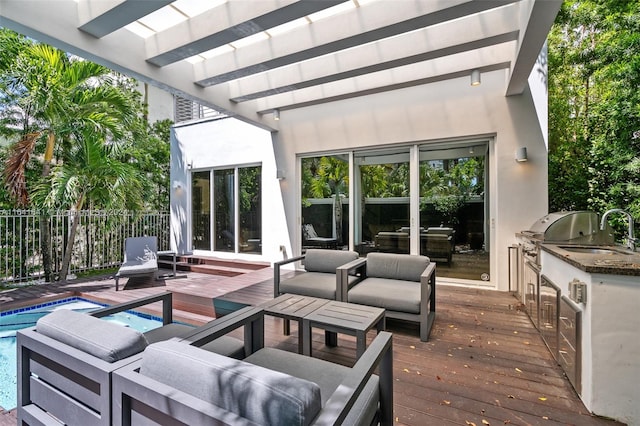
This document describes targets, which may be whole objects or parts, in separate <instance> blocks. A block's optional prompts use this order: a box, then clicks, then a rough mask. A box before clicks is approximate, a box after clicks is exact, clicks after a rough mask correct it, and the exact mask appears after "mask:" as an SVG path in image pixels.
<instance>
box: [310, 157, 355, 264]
mask: <svg viewBox="0 0 640 426" xmlns="http://www.w3.org/2000/svg"><path fill="white" fill-rule="evenodd" d="M301 170H302V250H303V251H304V250H306V249H307V248H326V249H337V250H341V249H342V248H344V247H345V246H348V245H349V156H348V155H347V154H334V155H326V156H322V157H309V158H302V159H301Z"/></svg>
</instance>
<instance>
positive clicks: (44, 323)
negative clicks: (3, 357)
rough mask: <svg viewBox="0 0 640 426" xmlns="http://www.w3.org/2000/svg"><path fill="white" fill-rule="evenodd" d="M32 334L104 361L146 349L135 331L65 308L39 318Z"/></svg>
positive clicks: (143, 341)
mask: <svg viewBox="0 0 640 426" xmlns="http://www.w3.org/2000/svg"><path fill="white" fill-rule="evenodd" d="M36 331H37V332H38V333H41V334H43V335H45V336H48V337H50V338H52V339H55V340H57V341H59V342H62V343H65V344H67V345H69V346H72V347H74V348H76V349H79V350H81V351H83V352H86V353H88V354H90V355H93V356H95V357H97V358H100V359H101V360H103V361H106V362H115V361H118V360H121V359H124V358H127V357H129V356H131V355H134V354H137V353H139V352H142V351H143V350H144V349H145V348H146V347H147V340H146V338H145V337H144V335H143V334H142V333H140V332H139V331H136V330H134V329H132V328H127V327H123V326H121V325H118V324H115V323H112V322H108V321H105V320H101V319H99V318H95V317H92V316H91V315H87V314H83V313H80V312H75V311H72V310H69V309H59V310H56V311H54V312H52V313H50V314H48V315H45V316H44V317H42V318H40V319H39V320H38V322H37V323H36Z"/></svg>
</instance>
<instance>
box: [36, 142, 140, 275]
mask: <svg viewBox="0 0 640 426" xmlns="http://www.w3.org/2000/svg"><path fill="white" fill-rule="evenodd" d="M116 151H117V148H116V146H115V145H114V144H105V143H104V142H103V141H102V140H101V139H99V137H96V135H86V136H85V137H84V138H83V139H82V140H81V141H80V143H78V144H76V145H74V146H73V147H72V148H71V150H70V152H69V154H70V157H69V159H68V160H67V161H65V162H64V163H60V164H57V165H55V166H54V167H53V170H52V173H51V175H50V176H49V178H48V179H47V180H46V181H44V182H42V183H41V184H40V185H38V186H37V188H36V190H35V191H34V192H33V198H34V201H35V202H36V203H37V204H39V205H42V206H45V207H47V208H51V209H56V208H57V209H68V210H71V211H72V212H79V211H80V210H83V209H84V208H86V207H91V208H104V209H119V208H129V209H134V210H135V209H137V208H139V207H140V206H141V204H142V197H141V194H142V183H141V180H140V177H139V172H138V169H137V168H136V167H135V166H134V165H133V164H131V163H123V162H121V161H119V160H118V159H117V157H116V155H115V153H116ZM71 220H72V223H71V227H70V229H69V237H68V240H67V245H66V249H65V253H64V258H63V261H62V267H61V268H60V274H59V276H60V279H61V280H64V279H65V277H66V276H67V272H68V271H69V264H70V263H71V255H72V253H73V246H74V242H75V236H76V231H77V228H78V220H76V217H75V216H72V218H71Z"/></svg>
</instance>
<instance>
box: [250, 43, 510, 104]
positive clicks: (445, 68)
mask: <svg viewBox="0 0 640 426" xmlns="http://www.w3.org/2000/svg"><path fill="white" fill-rule="evenodd" d="M516 44H517V42H516V41H510V42H506V43H502V44H500V45H497V46H490V47H485V48H481V49H476V50H473V51H468V52H462V53H457V54H454V55H450V56H445V57H440V58H437V59H433V60H430V61H426V62H418V63H414V64H410V65H405V66H402V67H398V68H394V69H392V70H384V71H379V72H375V73H371V74H367V75H366V76H360V77H355V78H350V79H345V80H340V81H335V82H331V83H327V84H321V85H318V86H313V87H309V88H305V89H301V90H296V91H292V92H287V93H281V94H277V95H273V96H268V97H265V98H260V99H258V100H255V101H248V102H244V103H245V104H255V106H254V107H253V108H254V109H255V110H257V111H258V113H260V114H267V113H270V112H271V111H273V110H275V109H279V110H283V111H285V110H287V109H291V108H300V107H303V106H309V105H317V104H320V103H326V102H333V101H336V100H341V99H348V98H351V97H355V96H363V95H366V94H372V93H379V92H383V91H389V90H395V89H399V88H403V87H409V86H415V85H418V84H427V83H430V82H435V81H441V80H445V79H452V78H460V77H465V76H466V77H468V76H469V74H470V72H471V68H469V69H466V70H461V69H460V67H459V66H458V64H460V63H467V64H473V69H479V70H480V71H482V72H489V71H494V70H497V69H505V68H509V67H510V61H511V59H512V58H513V52H514V51H515V49H516Z"/></svg>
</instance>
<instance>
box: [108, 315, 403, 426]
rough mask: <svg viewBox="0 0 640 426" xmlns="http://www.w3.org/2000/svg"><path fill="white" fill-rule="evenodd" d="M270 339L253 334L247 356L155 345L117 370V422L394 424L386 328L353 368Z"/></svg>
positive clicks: (218, 331)
mask: <svg viewBox="0 0 640 426" xmlns="http://www.w3.org/2000/svg"><path fill="white" fill-rule="evenodd" d="M256 323H257V322H256ZM239 325H241V323H240V324H239ZM232 327H233V326H232V325H231V324H229V325H228V326H227V327H224V328H219V327H216V326H214V327H212V328H211V329H210V330H209V331H208V332H207V333H202V337H203V338H204V336H205V335H206V337H207V338H208V339H216V338H219V337H221V336H222V335H224V334H226V333H227V332H229V331H231V328H232ZM259 329H260V327H256V328H255V330H259ZM262 330H263V331H264V328H262ZM263 344H264V339H260V338H259V336H255V335H254V339H253V342H252V343H251V344H249V345H248V347H250V351H249V352H251V353H250V355H249V356H247V358H245V359H244V360H241V361H240V360H235V359H231V358H228V357H224V356H221V355H219V354H215V353H212V352H209V351H205V350H202V349H200V348H197V347H194V346H188V345H186V344H184V343H180V342H175V341H167V342H160V343H157V344H153V345H150V346H149V347H147V349H145V351H144V353H143V354H142V356H141V357H140V358H139V359H137V360H136V361H135V362H132V363H130V364H128V365H126V366H124V367H123V368H120V369H118V370H117V371H115V372H114V374H113V424H114V425H129V424H138V423H139V424H148V423H149V421H150V420H152V421H153V422H155V423H160V424H193V425H195V424H233V425H255V424H261V425H285V424H286V425H309V424H317V425H320V424H322V425H338V424H344V425H367V426H368V425H371V424H377V423H380V424H382V425H391V424H392V423H393V372H392V336H391V334H390V333H387V332H381V333H379V334H378V335H377V336H376V338H375V339H374V341H373V342H372V343H371V345H370V346H369V347H368V349H367V350H366V351H365V353H364V354H363V355H362V356H361V357H360V358H359V359H358V361H357V362H356V363H355V365H354V366H353V367H346V366H343V365H340V364H334V363H331V362H328V361H324V360H321V359H317V358H312V357H308V356H304V355H300V354H297V353H293V352H287V351H284V350H280V349H276V348H264V346H263ZM374 370H377V374H378V375H374V374H373V373H374ZM155 423H154V424H155Z"/></svg>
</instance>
